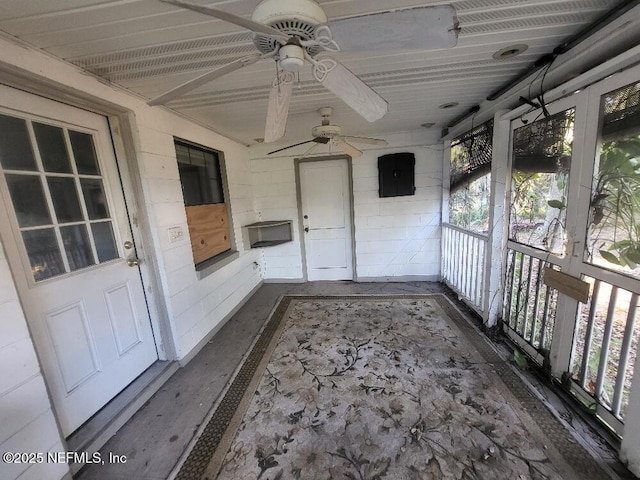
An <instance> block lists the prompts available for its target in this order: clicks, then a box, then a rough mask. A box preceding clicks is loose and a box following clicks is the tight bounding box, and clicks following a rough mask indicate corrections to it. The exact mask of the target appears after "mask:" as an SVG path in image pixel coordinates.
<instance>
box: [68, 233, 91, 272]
mask: <svg viewBox="0 0 640 480" xmlns="http://www.w3.org/2000/svg"><path fill="white" fill-rule="evenodd" d="M60 235H61V236H62V244H63V245H64V250H65V252H66V254H67V260H68V261H69V268H70V269H71V271H74V270H78V269H80V268H85V267H88V266H90V265H93V264H94V263H95V262H94V261H93V253H92V252H91V244H90V243H89V236H88V235H87V227H86V226H85V225H72V226H69V227H61V228H60Z"/></svg>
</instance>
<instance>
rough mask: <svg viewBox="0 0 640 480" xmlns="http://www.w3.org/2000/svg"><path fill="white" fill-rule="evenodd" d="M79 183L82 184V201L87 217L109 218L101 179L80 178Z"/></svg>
mask: <svg viewBox="0 0 640 480" xmlns="http://www.w3.org/2000/svg"><path fill="white" fill-rule="evenodd" d="M80 185H82V194H83V195H84V203H85V204H86V206H87V213H88V214H89V219H90V220H99V219H101V218H109V208H108V207H107V199H106V198H105V196H104V189H103V188H102V180H99V179H97V178H81V179H80Z"/></svg>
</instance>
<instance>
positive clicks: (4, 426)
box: [0, 244, 69, 480]
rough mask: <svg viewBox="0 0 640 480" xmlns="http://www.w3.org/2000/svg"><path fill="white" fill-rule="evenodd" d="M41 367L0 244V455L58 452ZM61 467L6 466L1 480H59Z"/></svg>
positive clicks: (1, 469) (62, 472) (57, 435)
mask: <svg viewBox="0 0 640 480" xmlns="http://www.w3.org/2000/svg"><path fill="white" fill-rule="evenodd" d="M63 450H64V448H63V446H62V439H61V438H60V433H59V432H58V425H57V423H56V419H55V417H54V415H53V411H52V409H51V403H50V402H49V396H48V394H47V390H46V388H45V384H44V379H43V377H42V372H41V371H40V364H39V363H38V359H37V357H36V352H35V348H34V346H33V342H32V341H31V337H30V335H29V330H28V328H27V321H26V319H25V317H24V314H23V312H22V306H21V305H20V300H19V299H18V293H17V292H16V287H15V285H14V283H13V280H12V277H11V271H10V270H9V265H8V263H7V259H6V257H5V254H4V249H3V247H2V244H0V453H2V454H4V453H5V452H12V453H29V452H34V453H36V452H38V453H43V454H45V455H46V452H60V451H63ZM68 472H69V467H68V465H66V464H47V463H43V464H28V463H5V462H4V461H0V478H2V479H13V478H19V479H21V480H26V479H32V478H33V479H46V478H55V479H59V478H62V477H63V476H65V475H66V474H67V473H68Z"/></svg>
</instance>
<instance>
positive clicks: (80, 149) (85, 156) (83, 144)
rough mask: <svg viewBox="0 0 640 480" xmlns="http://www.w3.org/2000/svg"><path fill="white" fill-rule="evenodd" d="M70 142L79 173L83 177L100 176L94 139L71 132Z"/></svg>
mask: <svg viewBox="0 0 640 480" xmlns="http://www.w3.org/2000/svg"><path fill="white" fill-rule="evenodd" d="M69 140H70V141H71V149H72V150H73V156H74V158H75V160H76V168H77V169H78V173H79V174H81V175H100V168H99V167H98V158H97V156H96V149H95V146H94V144H93V137H92V136H91V135H89V134H88V133H82V132H76V131H74V130H69Z"/></svg>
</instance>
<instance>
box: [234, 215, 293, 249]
mask: <svg viewBox="0 0 640 480" xmlns="http://www.w3.org/2000/svg"><path fill="white" fill-rule="evenodd" d="M244 228H246V229H247V232H248V235H249V246H250V247H251V248H262V247H273V246H274V245H280V244H283V243H287V242H290V241H292V240H293V233H292V229H291V220H270V221H266V222H257V223H252V224H251V225H245V227H244Z"/></svg>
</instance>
